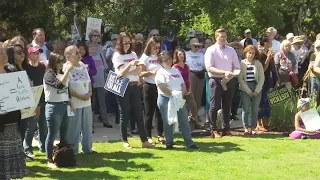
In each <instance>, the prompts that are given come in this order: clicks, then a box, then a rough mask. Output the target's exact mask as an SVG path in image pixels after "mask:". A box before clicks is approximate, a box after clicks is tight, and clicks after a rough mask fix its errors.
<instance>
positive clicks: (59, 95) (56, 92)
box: [43, 74, 69, 102]
mask: <svg viewBox="0 0 320 180" xmlns="http://www.w3.org/2000/svg"><path fill="white" fill-rule="evenodd" d="M62 76H63V75H62V74H57V75H56V77H57V79H59V80H60V81H61V79H62ZM43 90H44V97H45V101H46V102H65V101H69V91H68V83H66V86H65V87H64V88H63V89H57V88H55V87H52V86H50V85H47V83H45V82H43Z"/></svg>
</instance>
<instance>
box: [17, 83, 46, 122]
mask: <svg viewBox="0 0 320 180" xmlns="http://www.w3.org/2000/svg"><path fill="white" fill-rule="evenodd" d="M31 91H32V93H33V97H34V102H35V106H32V107H29V108H25V109H21V119H25V118H28V117H32V116H34V111H35V110H36V108H37V104H38V103H39V101H40V98H41V95H42V91H43V85H41V86H36V87H32V88H31Z"/></svg>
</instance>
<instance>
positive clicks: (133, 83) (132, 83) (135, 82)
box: [129, 81, 139, 86]
mask: <svg viewBox="0 0 320 180" xmlns="http://www.w3.org/2000/svg"><path fill="white" fill-rule="evenodd" d="M138 84H139V82H138V81H132V82H129V85H130V86H136V85H138Z"/></svg>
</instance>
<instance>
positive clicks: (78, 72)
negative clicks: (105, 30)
mask: <svg viewBox="0 0 320 180" xmlns="http://www.w3.org/2000/svg"><path fill="white" fill-rule="evenodd" d="M64 56H65V57H66V60H67V62H66V63H65V64H64V67H63V71H64V72H66V71H67V70H68V67H69V66H71V65H72V66H74V67H73V69H72V70H71V71H70V72H69V79H68V86H69V91H70V94H71V101H70V102H71V104H72V105H73V108H74V111H73V112H74V116H72V118H70V120H69V121H68V127H69V130H68V133H67V141H68V143H69V144H73V152H74V154H75V155H77V154H78V149H79V141H80V135H81V136H82V138H81V139H82V141H81V144H82V152H83V153H85V154H91V153H96V152H95V151H92V108H91V100H90V99H91V96H92V86H91V81H90V76H89V73H88V70H87V66H86V65H85V64H84V63H83V62H81V54H80V51H79V49H78V48H77V46H68V47H67V48H66V50H65V52H64Z"/></svg>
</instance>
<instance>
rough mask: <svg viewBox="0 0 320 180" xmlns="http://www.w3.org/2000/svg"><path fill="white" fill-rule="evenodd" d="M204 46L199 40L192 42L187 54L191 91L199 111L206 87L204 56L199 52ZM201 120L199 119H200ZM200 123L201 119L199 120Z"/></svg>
mask: <svg viewBox="0 0 320 180" xmlns="http://www.w3.org/2000/svg"><path fill="white" fill-rule="evenodd" d="M201 47H202V44H200V43H199V40H198V39H197V38H192V39H191V40H190V51H187V52H186V64H187V65H188V66H189V68H190V72H191V73H190V83H191V84H190V87H191V88H190V90H191V92H192V94H193V96H194V100H195V101H196V104H197V111H198V110H199V108H200V106H201V100H202V93H203V87H204V82H205V80H204V78H205V71H204V54H203V53H201V52H199V49H200V48H201ZM198 119H199V118H198ZM199 121H200V119H199Z"/></svg>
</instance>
